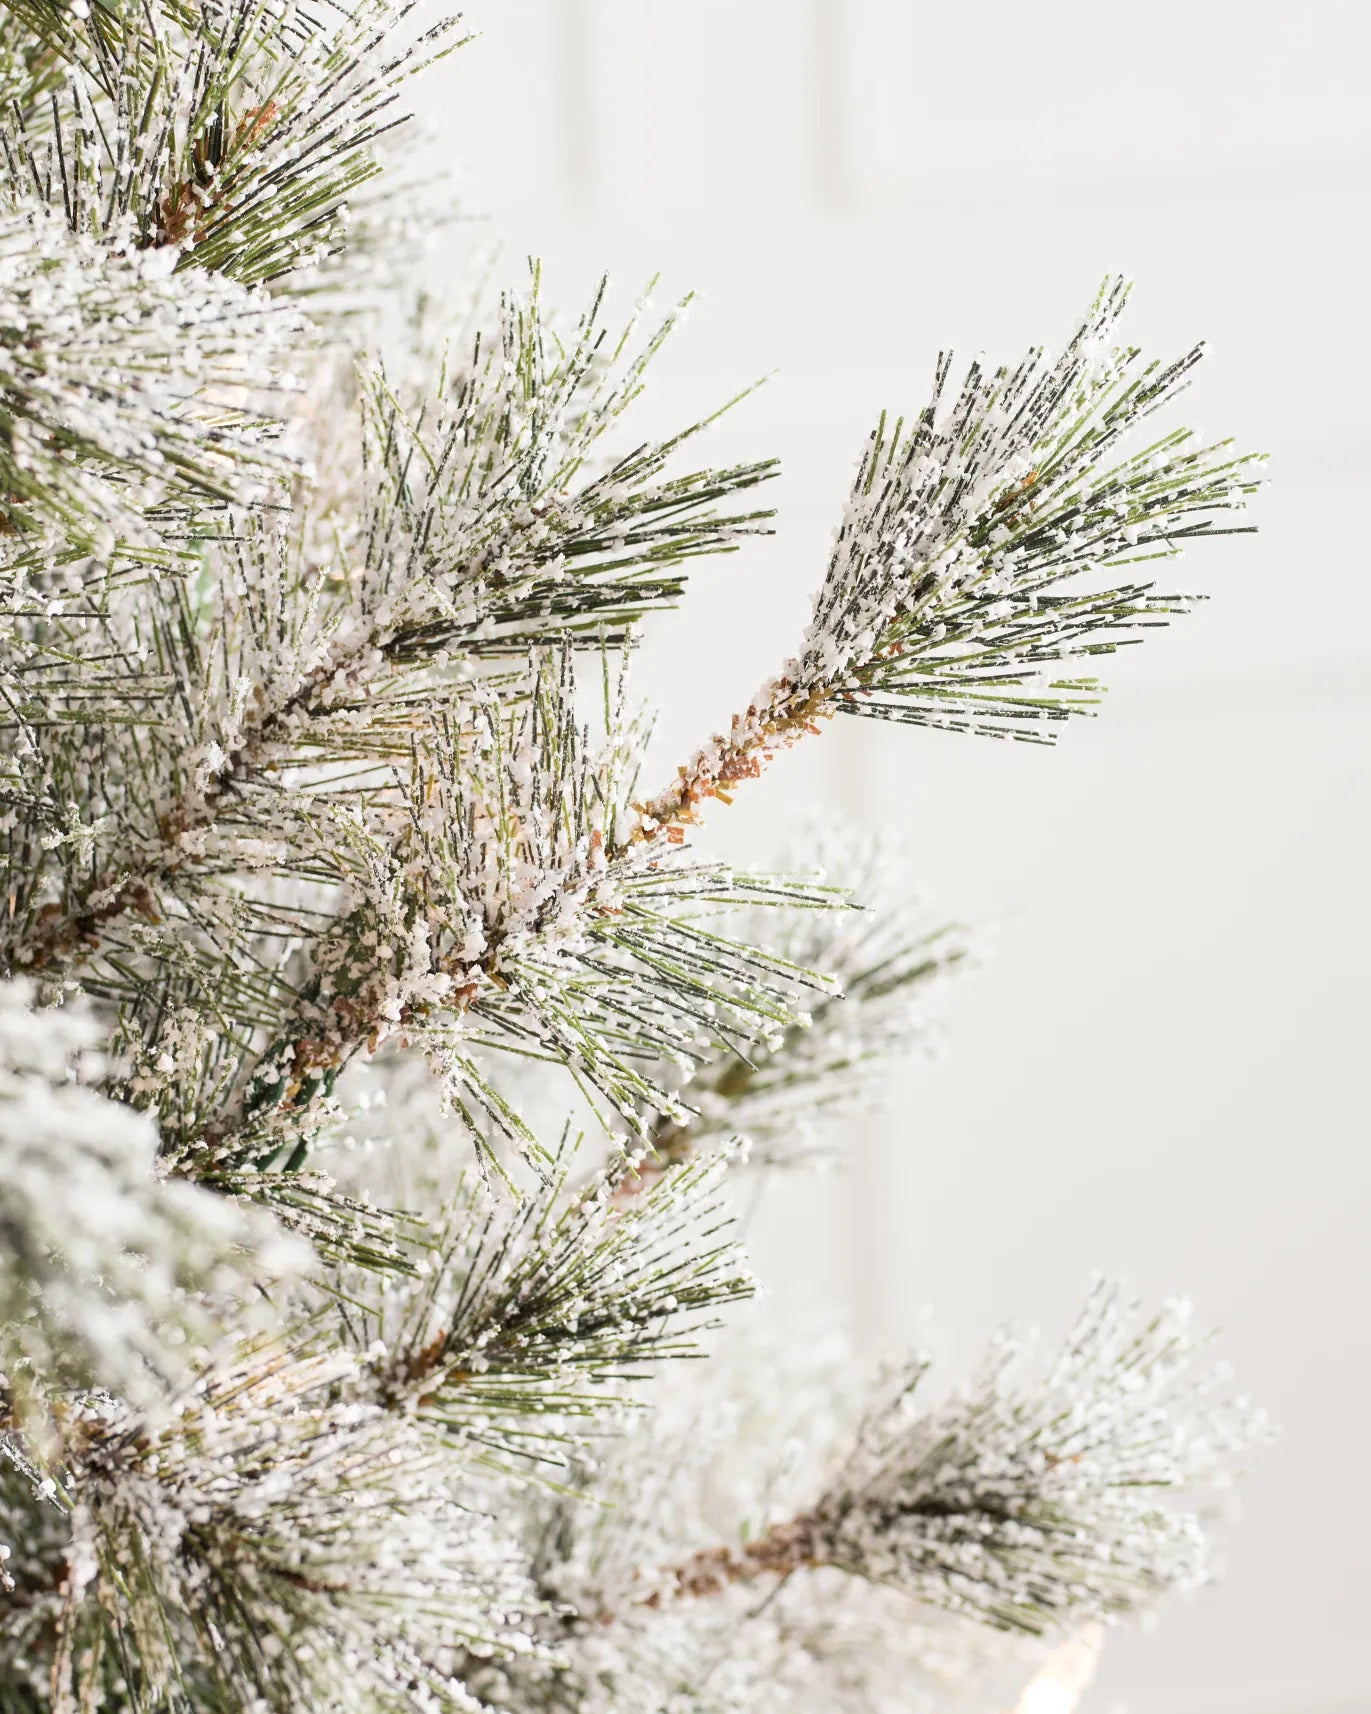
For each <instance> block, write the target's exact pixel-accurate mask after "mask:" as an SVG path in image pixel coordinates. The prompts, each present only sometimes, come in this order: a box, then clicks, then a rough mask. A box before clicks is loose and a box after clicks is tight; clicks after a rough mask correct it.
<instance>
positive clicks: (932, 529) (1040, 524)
mask: <svg viewBox="0 0 1371 1714" xmlns="http://www.w3.org/2000/svg"><path fill="white" fill-rule="evenodd" d="M1126 295H1127V288H1126V286H1125V285H1124V283H1123V282H1122V281H1113V282H1111V283H1109V284H1107V285H1106V287H1105V288H1104V290H1103V291H1102V293H1101V295H1100V297H1099V298H1098V299H1097V301H1096V303H1095V305H1094V307H1093V309H1092V310H1091V313H1090V314H1089V316H1087V318H1086V319H1085V321H1084V322H1083V323H1082V325H1081V327H1080V328H1079V330H1078V331H1077V332H1076V334H1075V335H1074V336H1073V338H1072V339H1071V341H1070V342H1069V343H1068V345H1067V348H1066V351H1065V352H1064V354H1063V355H1062V357H1061V358H1059V359H1058V360H1057V361H1056V362H1055V363H1050V362H1049V361H1048V359H1047V357H1046V354H1045V353H1043V352H1041V351H1032V352H1030V353H1029V354H1028V356H1027V357H1026V358H1025V359H1024V360H1023V362H1022V363H1020V364H1019V365H1018V366H1017V367H1016V368H1014V369H1008V368H1004V369H999V370H996V371H994V372H993V373H991V374H987V373H985V372H984V371H983V370H982V369H981V367H980V366H979V364H973V365H972V367H971V369H970V370H969V371H968V374H967V377H966V380H965V382H964V383H963V386H962V389H961V391H960V392H959V393H958V395H957V396H956V398H955V399H953V400H952V402H951V403H950V404H949V405H944V402H943V396H944V391H945V388H946V383H947V378H948V374H949V372H950V367H951V362H950V359H949V358H946V357H944V358H943V359H941V360H940V362H939V365H938V371H937V377H936V382H935V387H934V396H933V400H932V402H931V404H929V405H928V406H927V407H926V408H925V409H924V411H923V412H921V414H920V416H919V418H918V420H917V422H916V423H915V424H914V425H913V427H912V428H911V429H909V430H908V432H906V430H905V426H904V424H903V422H902V421H901V422H898V423H896V425H895V427H894V429H893V430H889V429H888V428H887V424H886V420H885V419H884V418H882V420H881V423H880V424H879V426H878V427H877V429H876V431H875V433H874V434H873V435H872V437H871V441H870V445H869V447H868V449H867V451H866V453H865V455H864V457H863V459H862V462H861V465H860V467H859V469H858V473H857V480H856V483H855V485H854V487H853V492H852V498H851V500H850V501H849V504H848V508H847V513H846V515H845V517H844V520H843V523H842V525H841V527H840V529H839V532H838V537H837V541H836V544H835V547H834V551H833V557H832V559H831V561H830V563H829V568H828V573H827V577H826V579H825V582H824V585H823V587H822V589H821V590H820V593H819V596H818V599H817V602H816V605H815V610H814V616H813V619H812V620H811V622H810V626H809V630H808V632H807V633H806V636H805V638H804V641H803V643H802V645H801V648H800V652H799V654H798V656H797V657H796V658H795V659H794V660H792V661H790V662H788V663H787V665H786V667H785V669H784V670H783V672H782V673H781V674H780V675H779V676H778V677H777V678H775V679H773V680H771V681H770V682H769V683H768V684H766V685H765V686H763V688H762V689H761V690H760V691H759V692H758V694H757V696H756V697H755V698H754V699H753V701H752V702H751V704H750V705H749V706H748V709H747V712H746V713H745V714H741V715H737V716H735V717H734V720H733V722H732V724H731V726H730V728H729V731H728V733H727V734H726V735H716V737H715V738H714V739H713V741H712V742H711V743H710V744H709V745H707V746H706V747H705V748H704V749H703V750H701V751H700V752H699V753H698V754H697V755H696V756H695V757H693V758H692V760H691V761H690V762H689V763H688V764H686V765H685V766H684V767H682V768H681V769H680V770H679V771H678V777H677V779H676V780H675V781H674V782H673V783H672V784H671V785H670V786H668V787H667V788H666V789H665V790H664V791H662V792H660V793H658V795H657V796H656V797H654V798H651V799H650V800H648V802H647V803H646V804H645V805H644V807H643V813H642V822H641V829H640V835H639V836H640V837H655V835H656V832H657V830H658V828H659V827H661V826H663V825H665V826H667V827H668V828H671V827H675V828H677V829H679V828H680V827H682V826H684V825H688V824H689V823H691V822H693V821H695V820H696V819H697V818H698V814H699V810H700V806H701V805H702V804H703V803H704V802H705V801H706V800H707V799H709V798H715V797H717V798H720V799H722V800H723V801H724V802H727V801H728V798H729V793H730V792H731V790H732V789H733V788H734V787H735V786H736V785H737V784H738V783H739V782H740V781H742V780H745V779H751V778H754V777H756V775H758V774H759V773H761V772H762V770H763V769H764V768H765V767H766V765H767V763H768V762H769V761H770V759H771V758H772V757H773V756H774V755H775V754H776V753H777V752H778V751H780V750H782V749H785V748H787V747H788V746H790V745H791V744H793V743H795V742H796V741H797V740H798V739H800V738H801V737H803V736H805V735H806V734H810V733H815V732H818V731H819V730H821V727H820V724H819V723H820V722H821V721H823V720H826V719H828V718H830V717H831V716H832V715H834V714H863V715H873V716H877V717H879V718H882V719H889V720H900V721H904V722H906V723H912V724H918V725H928V726H937V727H942V728H945V729H948V730H952V731H968V732H982V733H987V734H990V735H992V736H997V737H1015V738H1021V739H1027V740H1030V741H1033V742H1039V743H1042V742H1051V741H1052V737H1053V731H1052V728H1053V725H1054V724H1055V723H1057V722H1060V721H1062V720H1064V719H1066V718H1067V717H1068V716H1070V715H1071V714H1076V713H1083V712H1088V711H1089V708H1090V706H1091V704H1092V703H1093V702H1095V701H1097V700H1098V686H1097V685H1096V683H1095V681H1094V680H1093V679H1077V678H1062V677H1059V676H1057V674H1058V665H1059V663H1061V662H1063V661H1067V660H1071V659H1075V658H1077V657H1082V656H1090V655H1096V654H1107V653H1110V652H1112V651H1113V650H1114V649H1116V648H1117V647H1119V646H1120V645H1121V644H1122V643H1126V642H1131V641H1137V640H1138V639H1137V636H1136V635H1135V633H1137V632H1138V631H1139V630H1142V629H1146V628H1149V627H1152V626H1155V625H1159V624H1163V623H1165V622H1166V620H1167V618H1168V617H1169V616H1170V615H1171V614H1172V613H1175V612H1179V611H1182V610H1183V609H1184V607H1185V605H1186V598H1185V597H1181V596H1167V595H1159V594H1156V593H1155V592H1154V590H1153V586H1152V585H1151V584H1144V583H1135V582H1128V583H1123V584H1119V585H1117V586H1114V587H1112V588H1105V589H1101V588H1098V587H1096V586H1095V585H1093V584H1091V583H1089V582H1081V583H1077V582H1076V581H1075V580H1076V579H1077V578H1082V579H1084V578H1087V577H1088V575H1089V574H1090V573H1092V572H1094V571H1096V570H1101V571H1104V570H1109V569H1112V568H1116V567H1118V568H1127V567H1131V566H1133V565H1137V564H1140V563H1143V562H1146V561H1149V560H1153V559H1157V558H1166V557H1171V556H1174V555H1175V554H1177V553H1179V552H1180V551H1181V548H1182V547H1183V546H1184V545H1185V544H1186V543H1187V542H1189V541H1190V540H1192V539H1194V538H1196V537H1201V536H1210V535H1219V534H1228V533H1233V531H1234V530H1235V529H1236V528H1241V527H1240V526H1231V525H1226V524H1224V523H1223V522H1222V521H1221V519H1222V517H1223V514H1225V513H1229V512H1233V511H1241V510H1242V508H1243V506H1244V503H1245V500H1246V497H1247V496H1248V495H1249V494H1251V493H1253V492H1254V491H1255V489H1256V487H1257V481H1256V477H1255V473H1254V469H1253V462H1254V461H1253V460H1252V459H1251V458H1249V457H1240V456H1237V455H1235V454H1233V453H1231V452H1230V451H1229V445H1230V443H1228V442H1221V443H1219V444H1217V445H1215V446H1211V447H1207V448H1203V449H1199V450H1196V449H1194V448H1192V446H1191V444H1190V436H1189V434H1188V432H1187V431H1184V430H1177V431H1173V432H1171V433H1168V434H1165V435H1163V436H1162V437H1161V438H1160V439H1157V440H1154V441H1152V442H1151V443H1149V444H1147V445H1145V446H1144V447H1142V448H1141V449H1139V450H1137V451H1133V452H1127V451H1125V450H1124V448H1123V446H1122V445H1121V442H1122V441H1123V440H1124V437H1125V436H1127V435H1128V434H1129V432H1130V431H1131V430H1133V429H1135V428H1137V427H1139V426H1140V425H1141V424H1142V423H1144V422H1145V421H1146V420H1147V419H1148V418H1150V417H1151V416H1152V414H1153V413H1154V412H1155V411H1157V410H1158V409H1160V408H1161V407H1162V406H1163V405H1164V404H1166V403H1167V402H1168V401H1169V400H1170V399H1171V398H1172V397H1173V396H1174V395H1175V393H1176V392H1177V391H1178V390H1179V389H1180V387H1181V386H1182V384H1183V383H1184V381H1185V380H1186V378H1187V376H1188V375H1189V372H1190V370H1191V369H1192V368H1193V367H1194V365H1195V363H1196V362H1197V361H1198V360H1199V357H1200V355H1201V348H1199V347H1197V348H1196V349H1195V350H1194V351H1191V352H1190V353H1188V354H1187V355H1186V356H1184V357H1182V358H1180V359H1178V360H1177V361H1175V362H1173V363H1170V364H1161V363H1158V362H1151V363H1146V364H1144V363H1141V362H1140V356H1139V353H1138V351H1137V350H1136V349H1134V348H1132V347H1121V348H1116V347H1114V346H1112V345H1111V343H1110V341H1111V340H1112V337H1113V330H1114V324H1115V322H1116V320H1117V318H1118V315H1119V312H1120V310H1121V309H1122V307H1123V303H1124V299H1125V297H1126Z"/></svg>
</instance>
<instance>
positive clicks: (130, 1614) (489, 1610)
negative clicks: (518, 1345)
mask: <svg viewBox="0 0 1371 1714" xmlns="http://www.w3.org/2000/svg"><path fill="white" fill-rule="evenodd" d="M354 1372H355V1367H354V1365H352V1364H351V1363H349V1362H348V1361H347V1360H346V1359H343V1358H340V1357H339V1356H337V1355H332V1356H329V1355H319V1354H314V1353H311V1352H310V1351H308V1350H303V1351H299V1350H290V1349H285V1348H273V1347H271V1346H266V1347H262V1348H260V1349H258V1350H257V1351H255V1352H253V1353H250V1354H249V1355H247V1356H246V1357H245V1358H244V1359H243V1360H242V1362H241V1363H240V1364H239V1365H237V1366H236V1367H233V1368H227V1369H221V1370H218V1371H215V1372H212V1373H211V1374H209V1375H207V1376H206V1377H205V1378H204V1379H202V1380H201V1381H200V1382H199V1383H197V1385H196V1387H195V1389H194V1391H193V1392H192V1393H191V1394H190V1395H189V1396H188V1397H186V1398H185V1400H184V1401H183V1402H182V1403H181V1405H180V1407H179V1408H178V1410H177V1413H176V1415H175V1417H174V1419H173V1420H172V1422H171V1423H170V1424H168V1425H167V1426H165V1427H161V1428H156V1427H154V1426H152V1425H149V1424H148V1423H146V1422H144V1421H142V1420H140V1419H138V1418H136V1417H133V1416H131V1415H130V1414H129V1413H128V1412H127V1411H126V1410H125V1409H124V1408H123V1407H121V1406H120V1405H118V1404H117V1403H115V1402H114V1401H113V1400H109V1399H103V1400H102V1399H100V1398H92V1399H90V1400H89V1401H87V1402H86V1403H85V1404H84V1405H83V1406H82V1407H80V1408H79V1409H78V1410H76V1411H75V1412H74V1413H73V1415H72V1417H71V1419H70V1421H69V1422H68V1424H67V1425H66V1432H65V1442H66V1444H65V1448H64V1452H63V1455H62V1461H61V1462H60V1463H57V1464H53V1465H51V1466H48V1467H47V1471H46V1473H42V1472H43V1468H44V1467H43V1466H41V1465H39V1466H35V1467H34V1470H33V1474H34V1475H35V1476H36V1477H40V1480H39V1482H38V1493H39V1496H40V1498H45V1499H46V1503H47V1504H48V1505H49V1507H50V1508H53V1509H55V1510H57V1512H58V1513H59V1515H61V1514H65V1517H66V1520H67V1523H66V1542H65V1545H64V1547H63V1548H62V1552H61V1558H60V1559H58V1560H57V1562H56V1564H55V1565H54V1563H53V1561H52V1559H51V1557H49V1556H50V1554H51V1544H50V1543H48V1544H45V1546H46V1548H47V1553H46V1554H45V1557H44V1559H43V1560H40V1561H39V1562H38V1563H37V1564H36V1565H35V1564H34V1563H33V1561H32V1560H29V1559H28V1555H27V1554H26V1555H25V1559H26V1560H27V1561H28V1563H26V1564H21V1565H19V1566H16V1567H15V1568H14V1571H13V1573H12V1575H11V1582H12V1583H13V1585H14V1588H13V1590H12V1591H11V1593H10V1594H9V1595H8V1596H6V1595H5V1594H4V1593H3V1592H0V1660H3V1661H4V1671H5V1673H6V1674H7V1675H9V1676H11V1677H12V1678H13V1679H14V1680H15V1681H17V1682H21V1683H24V1682H27V1683H32V1684H33V1685H34V1689H35V1690H36V1691H38V1692H39V1693H40V1694H41V1693H44V1692H46V1693H48V1694H51V1696H52V1698H53V1702H54V1704H55V1705H56V1706H58V1707H61V1706H72V1707H95V1706H104V1705H106V1704H105V1702H104V1698H106V1697H112V1698H119V1696H120V1690H121V1687H122V1686H128V1685H136V1686H137V1687H138V1693H139V1696H140V1698H141V1704H140V1705H141V1706H145V1707H157V1708H162V1707H167V1708H174V1709H176V1710H178V1711H180V1710H185V1711H187V1714H188V1711H189V1710H191V1709H194V1710H195V1711H196V1714H202V1711H205V1710H214V1711H215V1714H218V1711H219V1710H224V1711H225V1714H228V1711H229V1710H232V1711H233V1714H249V1710H253V1709H262V1708H270V1709H272V1710H273V1711H275V1710H280V1711H281V1714H285V1711H286V1710H287V1709H297V1708H323V1707H334V1706H348V1707H356V1706H361V1705H363V1704H362V1703H361V1702H360V1701H359V1698H361V1697H363V1696H365V1697H366V1699H367V1700H366V1703H365V1705H366V1706H375V1707H376V1708H378V1709H381V1708H385V1709H398V1708H403V1707H409V1706H412V1705H413V1700H412V1699H413V1698H414V1697H415V1696H420V1695H423V1696H426V1697H427V1698H428V1700H427V1702H426V1704H425V1705H426V1706H428V1707H431V1708H433V1709H435V1710H444V1711H446V1710H462V1711H469V1710H470V1709H471V1707H472V1702H471V1699H470V1697H469V1696H468V1695H467V1694H466V1693H465V1691H464V1690H463V1689H462V1687H461V1685H460V1684H459V1683H458V1682H457V1681H456V1680H455V1679H454V1678H453V1676H452V1666H453V1664H454V1658H455V1656H456V1654H457V1653H458V1652H460V1651H462V1650H467V1649H476V1650H479V1651H481V1652H482V1653H484V1654H486V1655H487V1656H490V1655H498V1654H499V1653H501V1652H503V1651H511V1650H524V1651H527V1649H528V1648H529V1644H528V1642H527V1639H526V1637H525V1636H524V1634H523V1633H522V1631H521V1630H520V1629H519V1628H518V1626H519V1624H520V1621H521V1616H525V1615H533V1614H536V1612H537V1610H538V1603H537V1602H536V1600H535V1599H534V1598H533V1597H532V1595H531V1592H530V1591H529V1590H528V1588H527V1585H526V1582H525V1580H524V1579H523V1577H522V1575H521V1571H520V1566H519V1562H518V1558H517V1555H516V1554H515V1552H514V1551H513V1549H512V1546H511V1544H510V1542H509V1541H508V1539H507V1538H505V1537H503V1536H502V1535H501V1533H500V1531H499V1530H498V1528H497V1527H496V1525H495V1524H494V1521H493V1520H492V1519H491V1518H490V1517H488V1516H485V1515H483V1514H482V1513H481V1511H480V1510H478V1509H477V1507H476V1506H475V1505H473V1503H472V1499H473V1497H474V1496H473V1495H472V1494H471V1489H470V1486H469V1485H468V1490H467V1493H468V1498H467V1499H466V1500H465V1501H463V1500H462V1499H459V1498H458V1494H457V1487H456V1483H457V1481H458V1479H459V1477H461V1475H462V1466H461V1465H460V1463H459V1462H458V1461H457V1460H455V1459H454V1458H453V1457H452V1455H451V1453H450V1452H449V1451H448V1450H447V1448H446V1447H445V1446H444V1444H443V1442H442V1441H441V1439H440V1438H438V1437H436V1436H433V1435H430V1434H427V1433H426V1432H424V1430H423V1429H422V1428H421V1427H420V1426H419V1425H417V1424H414V1423H407V1422H405V1421H403V1420H401V1419H397V1418H396V1417H395V1416H393V1415H390V1414H387V1413H384V1412H382V1411H380V1410H378V1409H376V1408H374V1407H372V1408H368V1407H365V1406H361V1405H358V1404H357V1403H355V1402H352V1401H350V1400H349V1399H348V1398H347V1397H346V1396H345V1393H344V1392H340V1389H342V1388H345V1387H346V1383H347V1382H348V1381H349V1379H350V1377H351V1376H352V1375H353V1374H354ZM59 1539H60V1538H59ZM26 1545H27V1544H26ZM35 1612H36V1613H38V1614H41V1615H42V1617H43V1618H44V1619H45V1620H46V1623H47V1625H48V1627H49V1630H50V1632H51V1631H52V1630H53V1629H55V1632H56V1648H55V1652H53V1653H52V1656H51V1665H50V1668H49V1669H47V1670H46V1671H44V1672H43V1679H42V1680H40V1681H39V1682H37V1683H34V1675H33V1664H36V1663H33V1664H31V1663H30V1662H29V1661H28V1660H26V1659H25V1658H24V1657H23V1656H22V1655H21V1654H18V1653H17V1652H16V1643H17V1642H18V1641H19V1639H20V1638H22V1637H23V1636H24V1635H25V1633H26V1630H27V1629H28V1626H29V1625H30V1624H31V1622H32V1621H31V1615H32V1614H34V1613H35ZM524 1622H526V1619H525V1621H524ZM68 1699H70V1700H68ZM114 1705H116V1706H118V1705H121V1703H120V1702H119V1701H116V1703H115V1704H114Z"/></svg>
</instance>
